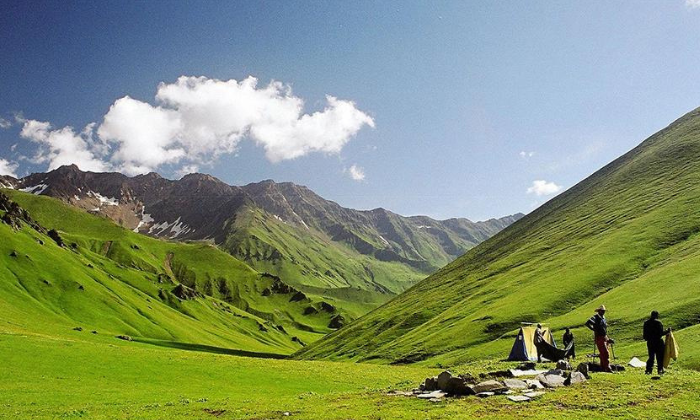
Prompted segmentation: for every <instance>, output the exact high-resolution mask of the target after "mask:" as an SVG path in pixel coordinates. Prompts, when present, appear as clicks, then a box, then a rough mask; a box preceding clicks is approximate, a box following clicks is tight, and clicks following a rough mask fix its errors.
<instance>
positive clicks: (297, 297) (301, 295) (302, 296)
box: [289, 292, 308, 302]
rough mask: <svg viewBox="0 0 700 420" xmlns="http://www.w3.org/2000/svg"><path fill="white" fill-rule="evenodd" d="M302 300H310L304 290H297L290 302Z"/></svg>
mask: <svg viewBox="0 0 700 420" xmlns="http://www.w3.org/2000/svg"><path fill="white" fill-rule="evenodd" d="M302 300H308V298H307V297H306V295H305V294H304V292H296V293H295V294H293V295H292V297H290V298H289V301H290V302H300V301H302Z"/></svg>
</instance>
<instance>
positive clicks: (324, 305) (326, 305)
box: [321, 302, 336, 314]
mask: <svg viewBox="0 0 700 420" xmlns="http://www.w3.org/2000/svg"><path fill="white" fill-rule="evenodd" d="M321 310H322V311H323V312H328V313H329V314H332V313H333V312H335V311H336V308H335V306H333V305H331V304H330V303H327V302H321Z"/></svg>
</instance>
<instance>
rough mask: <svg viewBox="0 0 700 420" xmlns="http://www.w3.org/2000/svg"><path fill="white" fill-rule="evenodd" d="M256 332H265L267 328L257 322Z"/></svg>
mask: <svg viewBox="0 0 700 420" xmlns="http://www.w3.org/2000/svg"><path fill="white" fill-rule="evenodd" d="M258 331H262V332H267V328H266V327H265V326H264V325H263V324H261V323H259V322H258Z"/></svg>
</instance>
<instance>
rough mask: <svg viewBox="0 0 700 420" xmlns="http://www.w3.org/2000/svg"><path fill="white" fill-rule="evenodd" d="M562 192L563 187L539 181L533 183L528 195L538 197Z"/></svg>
mask: <svg viewBox="0 0 700 420" xmlns="http://www.w3.org/2000/svg"><path fill="white" fill-rule="evenodd" d="M561 190H562V187H561V185H557V184H555V183H554V182H547V181H545V180H541V179H540V180H537V181H533V182H532V186H531V187H530V188H528V189H527V193H528V194H535V195H536V196H538V197H539V196H543V195H552V194H556V193H558V192H560V191H561Z"/></svg>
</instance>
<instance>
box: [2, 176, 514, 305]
mask: <svg viewBox="0 0 700 420" xmlns="http://www.w3.org/2000/svg"><path fill="white" fill-rule="evenodd" d="M0 184H2V185H4V186H5V187H7V188H13V189H16V190H20V191H24V192H29V193H33V194H35V195H46V196H50V197H54V198H58V199H60V200H62V201H63V202H65V203H67V204H70V205H72V206H74V207H78V208H81V209H83V210H85V211H87V212H89V213H92V214H95V215H100V216H104V217H107V218H109V219H111V220H113V221H114V222H116V223H118V224H119V225H121V226H123V227H125V228H127V229H130V230H133V231H135V232H138V233H143V234H146V235H150V236H153V237H158V238H164V239H169V240H178V241H209V242H211V243H214V244H216V245H217V246H219V247H221V248H222V249H224V250H226V251H227V252H229V253H230V254H231V255H233V256H234V257H236V258H238V259H239V260H242V261H244V262H246V263H247V264H249V265H250V266H252V267H253V268H254V269H256V270H258V271H260V272H266V273H270V274H272V275H275V276H278V277H280V278H282V279H283V280H284V282H285V283H286V284H289V285H292V286H294V287H296V288H298V289H299V290H301V291H303V292H305V293H309V294H315V295H319V296H320V295H326V296H327V297H329V298H330V299H336V300H338V301H339V302H340V305H341V306H345V307H347V311H348V314H347V316H349V317H350V318H354V317H357V316H359V315H361V314H363V313H364V312H366V311H367V310H369V309H371V308H373V307H375V306H377V305H378V304H380V303H382V302H384V301H386V300H388V299H389V298H391V297H393V296H395V295H397V294H398V293H400V292H402V291H403V290H405V289H407V288H408V287H410V286H411V285H413V284H414V283H416V282H417V281H419V280H421V279H422V278H424V277H425V276H427V275H428V274H430V273H432V272H434V271H435V270H437V269H438V268H440V267H442V266H444V265H445V264H447V263H449V262H450V261H452V260H454V259H455V258H456V257H458V256H459V255H461V254H463V253H464V252H466V251H467V250H469V249H470V248H472V247H473V246H475V245H476V244H478V243H480V242H482V241H484V240H485V239H487V238H489V237H491V236H493V235H494V234H495V233H497V232H498V231H500V230H501V229H503V228H504V227H506V226H508V225H509V224H511V223H513V222H514V221H516V220H518V219H519V218H521V217H522V216H523V215H522V214H516V215H512V216H507V217H503V218H500V219H491V220H487V221H484V222H472V221H470V220H468V219H463V218H462V219H457V218H455V219H448V220H443V221H439V220H434V219H432V218H429V217H426V216H414V217H403V216H400V215H398V214H395V213H392V212H390V211H388V210H385V209H381V208H378V209H374V210H369V211H359V210H352V209H348V208H344V207H341V206H340V205H338V204H337V203H335V202H333V201H328V200H325V199H323V198H321V197H320V196H318V195H317V194H315V193H314V192H313V191H311V190H310V189H308V188H306V187H304V186H300V185H295V184H293V183H288V182H285V183H276V182H274V181H270V180H267V181H262V182H259V183H253V184H248V185H245V186H242V187H238V186H231V185H227V184H226V183H224V182H222V181H220V180H218V179H217V178H215V177H212V176H210V175H204V174H189V175H186V176H184V177H183V178H182V179H180V180H169V179H165V178H163V177H161V176H160V175H158V174H156V173H149V174H146V175H139V176H135V177H127V176H125V175H123V174H120V173H92V172H83V171H81V170H79V169H78V167H77V166H75V165H71V166H62V167H60V168H58V169H56V170H53V171H51V172H48V173H35V174H31V175H29V176H27V177H24V178H21V179H15V178H11V177H2V178H0ZM343 302H344V303H343Z"/></svg>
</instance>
